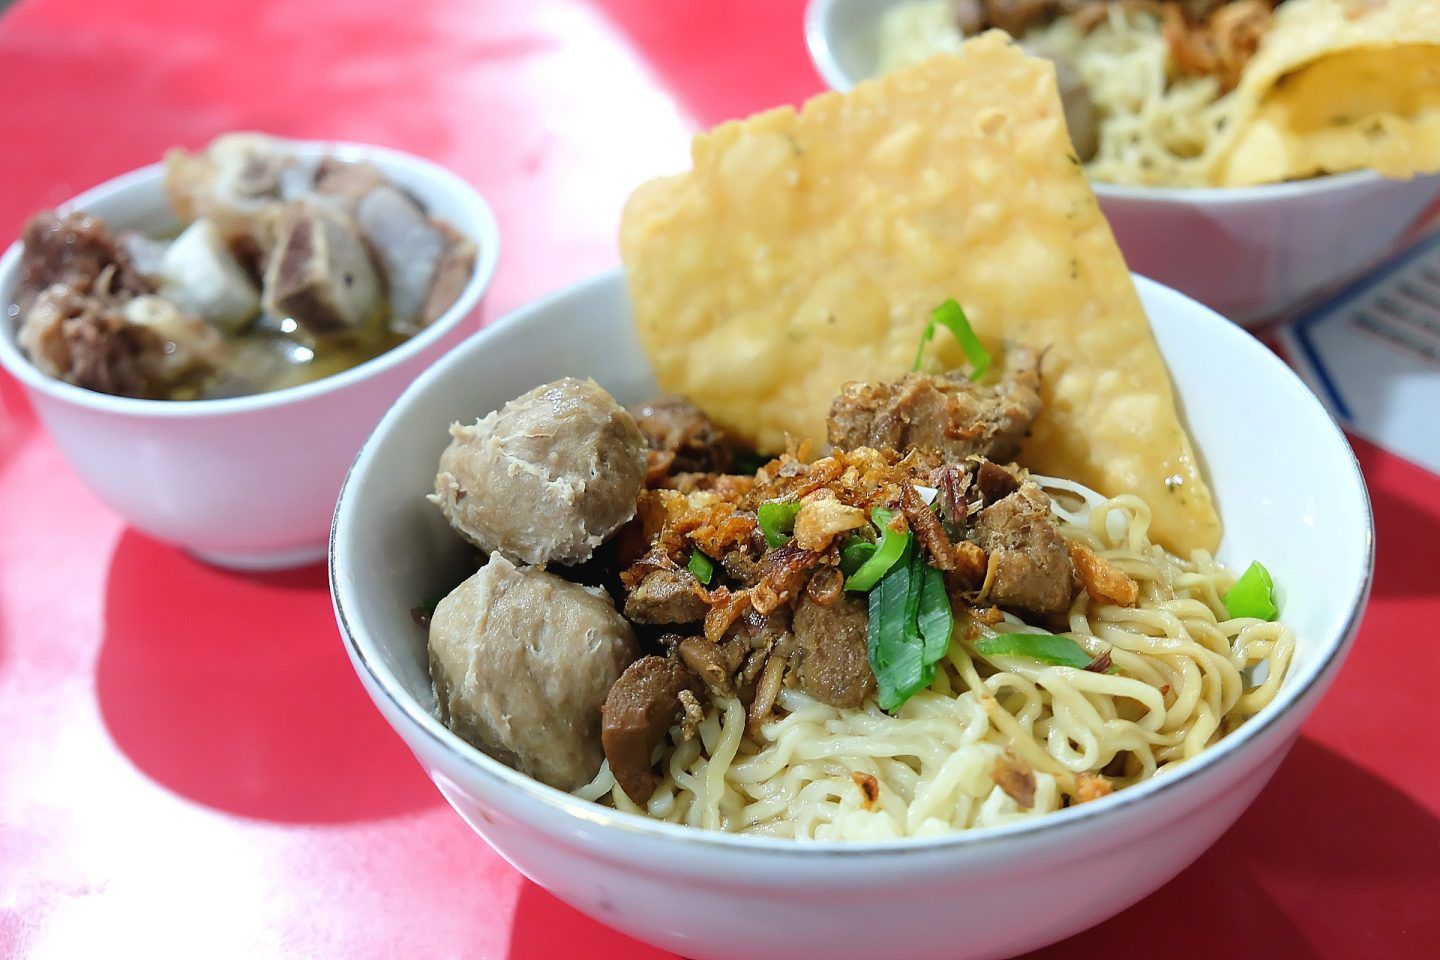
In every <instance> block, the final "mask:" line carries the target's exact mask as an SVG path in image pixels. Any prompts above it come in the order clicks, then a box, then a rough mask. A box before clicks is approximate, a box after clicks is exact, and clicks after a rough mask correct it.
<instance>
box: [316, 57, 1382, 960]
mask: <svg viewBox="0 0 1440 960" xmlns="http://www.w3.org/2000/svg"><path fill="white" fill-rule="evenodd" d="M1047 81H1048V82H1047ZM955 96H959V97H960V98H961V99H963V100H964V101H965V105H966V107H967V111H966V113H967V115H973V116H975V117H978V118H981V119H982V121H983V122H980V123H969V122H966V123H956V122H953V121H946V122H941V123H920V122H918V121H920V120H921V119H923V118H927V117H933V116H934V115H935V106H936V104H937V103H940V102H944V101H948V100H949V99H950V98H953V97H955ZM1059 111H1060V104H1059V95H1058V90H1057V89H1056V88H1055V86H1054V83H1053V79H1052V75H1051V74H1050V73H1049V72H1048V68H1046V67H1045V66H1044V64H1043V63H1041V62H1039V61H1037V60H1035V59H1033V58H1030V57H1027V56H1025V55H1024V54H1022V53H1021V52H1019V51H1018V50H1017V49H1016V48H1015V47H1014V46H1013V45H1010V44H1008V43H1005V42H1001V41H999V40H998V39H993V38H992V39H983V38H982V40H980V41H977V44H976V46H975V47H973V48H972V49H971V50H970V51H969V53H968V54H967V57H966V58H964V60H963V61H962V60H956V59H942V60H936V61H931V62H928V63H926V64H924V65H921V66H919V67H916V68H913V69H912V70H908V71H902V72H901V73H900V74H897V75H895V76H894V77H893V78H891V79H887V80H884V81H880V82H878V83H877V84H876V85H874V86H869V87H862V88H859V89H857V90H856V91H855V92H854V93H852V94H849V95H847V96H843V97H842V96H840V95H838V94H827V95H824V96H822V97H820V98H817V99H816V100H814V101H812V102H811V103H809V104H807V105H806V106H805V107H804V109H803V110H801V111H799V112H797V111H794V110H791V109H789V108H783V109H780V110H776V111H771V112H769V113H765V114H761V115H758V116H756V117H752V118H750V119H748V120H745V121H742V122H738V123H731V124H725V125H722V126H721V127H719V128H717V129H716V130H714V131H711V132H709V133H706V134H702V135H701V136H699V137H698V138H697V140H696V143H695V149H694V154H693V160H694V162H693V167H692V169H691V170H689V171H685V172H682V173H680V174H677V175H676V176H673V177H668V178H664V179H661V180H658V181H654V182H652V183H650V184H646V185H645V186H643V187H642V188H641V189H640V190H638V191H637V192H636V194H635V195H634V196H633V197H632V198H631V201H630V203H629V204H628V205H627V208H626V211H625V214H624V217H623V220H622V225H621V250H622V258H623V260H624V265H625V266H624V270H623V271H620V270H617V271H613V272H610V273H607V274H604V275H601V276H598V277H596V278H594V279H592V280H589V281H586V282H584V283H581V284H579V285H577V286H574V287H571V288H569V289H566V290H563V291H560V292H559V293H556V294H554V295H552V296H550V297H547V298H545V299H543V300H541V301H538V302H536V303H534V304H531V305H529V306H526V307H524V308H522V309H520V310H518V311H516V312H515V313H513V314H511V315H510V316H508V317H506V318H504V319H502V320H500V321H499V322H497V323H496V324H494V325H493V326H491V327H489V328H487V329H486V330H483V331H482V332H481V333H480V334H478V335H477V336H475V337H473V338H472V339H471V340H470V341H468V342H467V343H466V344H464V345H462V346H461V347H460V348H458V349H457V350H456V351H454V352H453V353H452V354H451V355H449V356H448V357H447V358H445V359H444V360H443V361H442V362H441V363H439V364H437V365H436V366H435V367H433V368H432V369H431V370H429V371H427V372H426V373H425V374H424V375H422V376H421V377H420V378H418V379H417V380H416V381H415V382H414V383H413V384H412V385H411V387H410V388H409V389H408V390H407V391H406V393H405V394H404V395H403V396H402V397H401V398H400V400H399V401H397V403H396V404H395V406H394V407H393V408H392V409H391V411H390V412H389V413H388V414H387V415H386V417H385V419H384V420H383V421H382V422H381V423H380V425H379V426H378V427H377V428H376V430H375V432H374V434H373V435H372V436H371V438H370V439H369V441H367V443H366V445H365V446H364V448H363V449H362V450H361V452H360V454H359V456H358V457H357V459H356V461H355V464H354V466H353V468H352V470H351V472H350V475H349V477H348V479H347V480H346V483H345V486H344V488H343V490H342V492H341V495H340V499H339V503H338V505H337V508H336V513H335V519H334V524H333V528H332V535H331V545H330V577H331V589H332V595H333V598H334V604H335V610H336V618H337V622H338V623H339V626H340V632H341V636H342V639H343V641H344V642H345V645H346V649H347V652H348V654H349V656H350V658H351V661H352V663H353V665H354V667H355V669H356V672H357V675H358V676H359V678H360V680H361V682H362V684H363V685H364V687H365V688H366V690H367V692H368V693H369V695H370V696H371V698H372V699H373V701H374V702H375V704H376V706H377V708H378V709H379V710H380V712H381V713H382V715H384V717H385V718H386V720H387V721H388V722H389V723H390V724H391V725H392V726H393V727H394V729H395V730H396V732H397V733H398V734H399V735H400V736H401V737H402V738H403V739H404V741H405V742H406V744H407V745H408V746H409V748H410V749H411V751H412V752H413V753H414V754H415V756H416V758H417V760H418V761H419V762H420V763H421V765H422V766H423V767H424V768H425V770H426V771H427V773H428V774H429V775H430V776H431V778H432V779H433V781H434V782H435V784H436V786H437V787H438V789H439V790H440V792H441V793H442V794H443V795H444V796H445V797H446V799H447V800H448V801H449V802H450V804H451V805H452V806H453V807H454V808H455V810H456V811H457V812H458V813H459V814H460V816H461V817H462V818H464V820H465V821H466V822H467V823H468V824H469V825H470V826H471V827H473V828H474V829H475V830H476V832H477V833H479V834H480V835H481V836H482V837H483V838H484V839H485V840H486V841H487V842H488V843H489V844H490V845H491V846H493V847H494V848H495V849H496V850H497V851H499V853H500V854H501V855H502V856H504V857H505V858H506V859H507V860H508V861H509V862H511V863H512V864H514V865H515V866H516V867H517V868H518V869H520V870H521V871H522V872H523V873H524V874H525V875H526V876H528V877H530V878H531V879H532V880H534V881H535V882H536V883H538V884H540V885H541V886H543V887H545V888H546V889H548V890H550V891H551V892H553V893H554V894H555V895H556V896H558V897H560V898H561V899H563V900H565V901H566V902H567V903H570V904H572V905H573V906H575V907H576V908H577V909H579V910H581V911H583V912H585V913H587V914H589V915H590V916H592V917H595V918H597V919H599V920H601V921H602V922H604V923H607V924H609V925H611V926H613V927H615V928H617V929H619V930H622V931H624V932H626V933H628V934H630V935H632V936H635V937H638V938H640V939H642V940H645V941H646V942H649V943H652V944H656V945H659V946H662V947H664V948H666V949H670V950H673V951H675V952H677V953H679V954H681V955H684V956H688V957H696V958H702V960H705V958H721V957H733V956H741V955H757V956H782V955H784V956H793V955H796V954H799V955H805V956H826V957H835V958H841V960H845V958H862V957H864V958H868V957H873V956H875V955H877V954H878V953H881V952H882V951H887V950H888V951H891V952H894V951H895V950H896V949H897V944H898V945H901V946H900V949H903V952H904V953H905V954H906V955H907V956H913V957H918V958H932V957H933V958H941V957H948V958H954V957H973V958H981V957H999V956H1009V955H1013V954H1016V953H1019V952H1023V951H1025V950H1029V949H1033V948H1036V947H1039V946H1041V945H1044V944H1047V943H1051V942H1054V941H1056V940H1059V939H1061V938H1063V937H1065V936H1068V935H1070V934H1072V933H1075V932H1077V931H1079V930H1081V929H1084V928H1085V927H1087V926H1089V925H1091V924H1094V923H1097V922H1099V921H1101V920H1103V919H1105V918H1106V917H1109V916H1111V915H1113V914H1114V913H1116V912H1118V911H1119V910H1121V909H1123V908H1124V907H1126V906H1127V905H1129V904H1131V903H1133V902H1135V901H1136V900H1138V899H1139V898H1141V897H1143V896H1145V895H1146V894H1148V893H1149V892H1151V891H1152V890H1154V889H1155V888H1157V887H1158V886H1159V885H1161V884H1162V883H1164V882H1165V881H1166V880H1168V879H1169V878H1170V877H1172V876H1174V875H1175V873H1177V872H1178V871H1179V870H1181V869H1183V868H1184V867H1185V866H1187V865H1188V864H1189V863H1190V862H1191V861H1193V860H1194V858H1195V857H1197V856H1198V855H1199V854H1200V853H1201V852H1202V851H1203V850H1204V849H1205V848H1206V847H1208V846H1209V845H1210V844H1211V843H1212V842H1214V840H1215V839H1216V838H1217V837H1218V836H1219V835H1220V834H1221V833H1222V832H1223V831H1224V830H1225V829H1226V828H1227V827H1228V826H1229V825H1230V824H1231V823H1232V822H1233V821H1234V820H1235V818H1236V817H1238V816H1239V815H1240V814H1241V812H1242V811H1243V810H1244V809H1245V807H1246V806H1247V805H1248V804H1249V802H1250V801H1251V800H1252V799H1253V798H1254V796H1255V795H1256V794H1257V793H1258V792H1259V791H1260V790H1261V789H1262V788H1263V786H1264V785H1265V783H1266V781H1267V779H1268V777H1269V776H1270V774H1271V773H1272V772H1273V771H1274V770H1275V768H1276V767H1277V766H1278V764H1279V763H1280V762H1281V760H1282V759H1283V758H1284V756H1285V753H1286V752H1287V750H1288V748H1289V746H1290V744H1291V743H1292V742H1293V740H1294V738H1295V736H1296V735H1297V733H1298V731H1299V729H1300V726H1301V724H1302V723H1303V722H1304V720H1305V718H1306V716H1308V714H1309V713H1310V711H1311V710H1313V709H1314V707H1315V705H1316V703H1317V702H1318V700H1319V699H1320V697H1321V696H1322V695H1323V693H1324V691H1325V689H1326V688H1327V687H1328V685H1329V684H1330V682H1331V681H1332V680H1333V678H1334V676H1335V674H1336V672H1337V671H1338V670H1339V668H1340V666H1341V664H1342V662H1343V660H1344V658H1345V655H1346V653H1347V651H1348V647H1349V645H1350V642H1351V640H1352V638H1353V636H1354V633H1355V630H1356V627H1357V624H1358V620H1359V617H1360V615H1361V613H1362V611H1363V607H1364V604H1365V600H1366V597H1367V595H1368V590H1369V584H1370V577H1371V566H1372V561H1373V533H1372V524H1371V516H1370V508H1369V502H1368V498H1367V495H1366V491H1365V486H1364V482H1363V479H1362V478H1361V475H1360V472H1359V469H1358V467H1357V465H1356V463H1355V460H1354V457H1353V455H1352V454H1351V452H1350V449H1349V446H1348V444H1347V443H1346V441H1345V439H1344V437H1343V435H1342V434H1341V433H1340V432H1339V430H1338V428H1337V427H1336V426H1335V424H1334V423H1333V421H1332V420H1331V419H1330V418H1329V417H1328V415H1327V414H1326V413H1325V411H1324V409H1323V408H1322V407H1321V405H1320V404H1319V402H1318V401H1317V400H1316V399H1315V398H1314V396H1313V395H1312V394H1311V393H1310V392H1309V391H1308V390H1307V389H1306V388H1305V387H1304V386H1303V385H1302V384H1301V383H1300V381H1299V380H1298V379H1297V378H1296V377H1295V376H1294V374H1293V373H1291V372H1290V370H1289V369H1288V368H1287V367H1285V365H1284V364H1283V363H1282V362H1281V361H1280V360H1279V359H1278V358H1276V357H1275V355H1274V354H1272V353H1271V352H1270V351H1269V350H1268V349H1266V348H1265V347H1264V346H1263V345H1261V344H1260V343H1258V342H1257V341H1256V340H1254V339H1253V338H1252V337H1250V336H1249V335H1248V334H1247V333H1245V332H1244V331H1242V330H1240V329H1239V328H1237V327H1235V326H1234V325H1233V324H1230V323H1229V322H1227V321H1226V320H1224V319H1223V318H1221V317H1220V316H1219V315H1217V314H1216V313H1214V312H1212V311H1210V310H1209V309H1207V308H1205V307H1203V306H1201V305H1200V304H1198V303H1196V302H1194V301H1193V300H1191V299H1189V298H1187V297H1185V296H1183V295H1182V294H1179V293H1177V292H1175V291H1173V290H1170V289H1168V288H1166V287H1163V286H1161V285H1159V284H1157V283H1155V282H1153V281H1149V280H1145V279H1143V278H1138V277H1134V276H1133V275H1132V274H1131V273H1130V272H1129V271H1128V270H1127V269H1126V267H1125V264H1124V260H1123V258H1122V257H1121V256H1120V253H1119V250H1118V248H1117V247H1116V245H1115V243H1114V240H1113V238H1112V237H1111V235H1110V233H1109V231H1108V230H1107V229H1105V226H1104V220H1103V218H1102V217H1101V215H1100V213H1099V210H1098V208H1097V207H1096V205H1095V203H1094V200H1093V197H1092V196H1091V194H1090V187H1089V183H1088V181H1087V179H1086V178H1085V177H1084V176H1083V175H1082V174H1080V173H1079V172H1077V171H1076V170H1075V168H1074V166H1073V164H1071V163H1070V162H1069V160H1068V147H1067V141H1066V135H1065V127H1064V122H1063V119H1062V118H1061V117H1060V115H1059ZM957 153H959V154H962V155H964V156H965V157H966V162H965V164H964V165H963V169H954V168H950V167H945V166H937V165H936V163H935V158H937V157H948V156H952V155H955V154H957ZM1002 161H1003V162H1002ZM917 171H918V172H917ZM917 184H919V185H920V186H916V185H917ZM997 196H998V197H1001V198H1003V201H1001V202H996V201H995V199H994V198H995V197H997ZM1256 411H1264V416H1263V418H1262V417H1257V415H1256ZM1082 875H1083V883H1081V882H1077V880H1076V878H1077V876H1082Z"/></svg>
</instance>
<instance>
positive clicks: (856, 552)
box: [840, 537, 875, 577]
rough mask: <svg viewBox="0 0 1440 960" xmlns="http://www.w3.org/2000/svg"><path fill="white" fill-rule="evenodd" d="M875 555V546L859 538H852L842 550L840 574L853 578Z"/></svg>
mask: <svg viewBox="0 0 1440 960" xmlns="http://www.w3.org/2000/svg"><path fill="white" fill-rule="evenodd" d="M874 555H875V544H873V543H871V542H870V541H869V540H861V539H860V538H859V537H851V538H850V540H849V542H847V543H846V544H845V545H844V546H843V547H841V548H840V572H841V573H843V574H845V576H847V577H848V576H851V575H852V574H854V573H855V571H856V570H859V569H860V568H861V567H863V566H864V565H865V561H866V560H869V559H870V558H871V557H872V556H874Z"/></svg>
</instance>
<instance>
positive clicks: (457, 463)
mask: <svg viewBox="0 0 1440 960" xmlns="http://www.w3.org/2000/svg"><path fill="white" fill-rule="evenodd" d="M450 435H451V436H452V437H453V438H454V439H453V440H452V441H451V443H450V446H449V447H447V448H446V449H445V452H444V453H443V454H441V456H440V472H439V474H438V475H437V476H436V477H435V494H434V496H432V497H431V498H430V499H431V500H432V501H433V502H434V503H436V504H439V506H440V509H441V510H442V511H444V513H445V516H446V518H447V519H448V520H449V521H450V523H451V525H452V526H454V527H455V529H456V530H458V531H459V532H460V534H461V535H462V536H464V537H465V538H466V539H467V540H470V541H471V542H472V543H474V544H475V545H476V546H478V547H479V548H480V549H482V550H484V551H486V552H487V553H489V552H496V551H498V552H499V553H502V554H504V555H505V556H506V557H508V558H510V559H511V560H514V561H517V562H524V563H531V564H537V565H538V564H545V563H551V562H557V563H582V562H584V561H585V560H588V559H589V558H590V555H591V554H592V553H594V552H595V548H596V547H597V546H599V545H600V543H601V542H602V541H604V539H605V538H606V537H608V536H609V535H610V534H612V533H614V532H615V531H616V530H618V529H619V528H620V526H621V525H622V524H624V523H625V522H626V521H628V520H629V519H630V518H631V517H633V516H635V506H636V499H637V498H638V497H639V495H640V491H641V489H642V488H643V487H644V486H645V438H644V436H642V435H641V433H640V429H639V428H638V427H637V426H636V425H635V418H634V417H632V416H630V414H629V413H627V412H625V409H624V408H623V407H621V406H620V405H619V404H617V403H616V402H615V400H614V398H613V397H611V396H610V394H608V393H606V392H605V391H604V390H603V389H601V388H600V386H599V385H597V384H596V383H595V382H594V381H593V380H576V379H573V378H569V377H567V378H565V379H563V380H557V381H555V382H554V383H548V384H545V385H544V386H540V387H536V388H535V389H534V390H531V391H530V392H529V393H526V394H523V395H521V396H519V397H516V398H515V399H514V400H511V401H510V402H509V403H507V404H505V406H503V407H501V408H500V409H499V410H498V411H496V412H494V413H492V414H490V415H489V416H487V417H485V418H484V419H482V420H479V421H476V422H475V423H474V424H473V425H470V426H462V425H461V424H458V423H457V424H454V425H452V426H451V427H450Z"/></svg>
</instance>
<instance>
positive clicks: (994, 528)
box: [972, 481, 1075, 616]
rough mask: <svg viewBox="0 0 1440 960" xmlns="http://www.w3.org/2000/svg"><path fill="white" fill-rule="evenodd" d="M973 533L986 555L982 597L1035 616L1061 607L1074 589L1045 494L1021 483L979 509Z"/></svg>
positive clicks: (1062, 541)
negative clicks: (986, 564)
mask: <svg viewBox="0 0 1440 960" xmlns="http://www.w3.org/2000/svg"><path fill="white" fill-rule="evenodd" d="M972 536H973V538H974V540H975V542H976V543H978V544H979V545H980V547H981V549H983V550H984V551H985V553H986V554H987V555H988V567H987V569H986V573H985V586H984V587H983V588H982V591H981V593H982V599H983V600H986V601H987V602H989V603H994V604H997V605H998V606H1001V607H1006V608H1009V609H1012V610H1020V611H1025V612H1028V613H1033V614H1037V615H1039V616H1048V615H1053V614H1060V613H1064V612H1065V610H1066V609H1067V608H1068V607H1069V606H1070V599H1071V597H1073V596H1074V595H1075V575H1074V568H1073V567H1072V566H1071V563H1070V553H1069V550H1068V549H1067V547H1066V544H1065V538H1064V536H1063V535H1062V534H1061V533H1060V529H1059V528H1058V527H1057V526H1056V525H1055V522H1054V521H1053V520H1051V518H1050V498H1049V497H1048V496H1046V494H1045V492H1044V491H1043V490H1041V489H1040V488H1039V487H1038V486H1036V485H1035V484H1034V483H1032V482H1029V481H1027V482H1025V483H1023V484H1021V485H1020V486H1019V487H1018V488H1017V489H1016V490H1015V491H1014V492H1013V493H1010V494H1007V495H1006V496H1004V497H1002V498H1001V499H999V500H997V501H996V502H995V503H993V504H991V505H990V506H988V507H986V508H985V509H983V510H981V511H980V514H979V518H978V520H977V521H976V523H975V526H974V528H973V530H972Z"/></svg>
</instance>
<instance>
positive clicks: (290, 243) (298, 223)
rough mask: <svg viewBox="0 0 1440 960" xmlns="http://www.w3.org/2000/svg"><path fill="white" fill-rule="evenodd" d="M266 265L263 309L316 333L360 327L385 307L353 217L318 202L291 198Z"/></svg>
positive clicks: (284, 210) (336, 331) (284, 209)
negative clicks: (352, 219)
mask: <svg viewBox="0 0 1440 960" xmlns="http://www.w3.org/2000/svg"><path fill="white" fill-rule="evenodd" d="M279 222H280V227H279V232H278V235H277V236H278V240H277V242H276V244H275V247H274V249H273V250H272V251H271V252H270V257H269V260H268V262H267V263H266V266H265V284H264V303H265V309H267V310H269V311H270V312H271V313H273V314H275V315H277V316H280V317H290V318H292V319H294V320H295V322H296V323H298V324H300V325H301V326H302V327H304V328H305V329H306V330H307V331H308V332H310V333H312V334H315V335H326V334H333V333H340V332H344V331H346V330H354V329H356V328H358V327H362V326H364V325H365V324H367V323H369V322H371V321H372V320H374V319H375V318H376V316H377V315H378V314H379V312H380V310H381V308H382V302H381V288H380V280H379V278H378V277H377V276H376V274H375V268H374V266H373V265H372V264H371V262H370V255H369V253H368V252H367V251H366V249H365V243H364V241H363V240H361V238H360V234H359V232H358V231H357V230H356V229H355V225H354V223H353V222H352V221H351V220H350V219H349V218H348V217H346V216H345V215H344V214H343V213H340V212H339V211H336V210H333V209H330V208H329V207H326V206H324V205H322V204H319V203H314V202H308V201H304V200H292V201H290V202H288V203H286V204H285V205H284V207H283V210H282V213H281V215H280V220H279Z"/></svg>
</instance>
